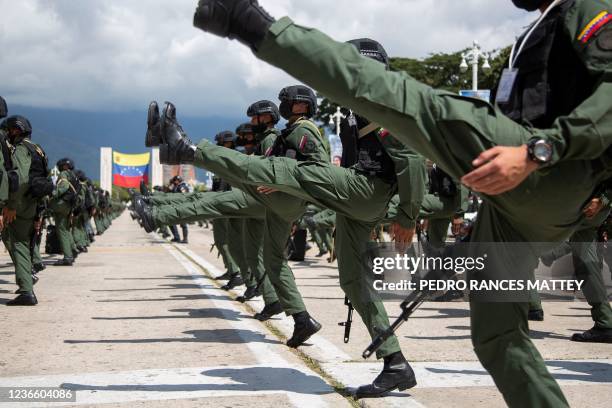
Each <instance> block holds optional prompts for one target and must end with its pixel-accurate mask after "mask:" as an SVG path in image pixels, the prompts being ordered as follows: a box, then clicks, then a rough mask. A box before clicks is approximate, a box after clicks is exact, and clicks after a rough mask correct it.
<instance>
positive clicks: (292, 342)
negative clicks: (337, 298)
mask: <svg viewBox="0 0 612 408" xmlns="http://www.w3.org/2000/svg"><path fill="white" fill-rule="evenodd" d="M292 317H293V321H294V322H295V325H294V326H293V335H292V336H291V338H290V339H289V340H287V345H288V346H289V347H291V348H298V347H299V346H301V345H302V344H304V342H305V341H306V340H308V339H309V338H310V337H311V336H312V335H313V334H315V333H316V332H318V331H319V330H321V324H320V323H319V322H317V321H316V320H315V319H313V318H312V317H311V316H310V315H309V314H308V312H306V311H304V312H299V313H296V314H294V315H292Z"/></svg>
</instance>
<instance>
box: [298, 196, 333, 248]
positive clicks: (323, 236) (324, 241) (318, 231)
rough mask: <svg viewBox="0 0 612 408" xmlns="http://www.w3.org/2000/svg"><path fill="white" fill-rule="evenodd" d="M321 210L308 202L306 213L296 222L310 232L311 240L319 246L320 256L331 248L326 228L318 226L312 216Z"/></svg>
mask: <svg viewBox="0 0 612 408" xmlns="http://www.w3.org/2000/svg"><path fill="white" fill-rule="evenodd" d="M322 211H323V210H322V209H321V208H319V207H317V206H315V205H312V204H309V205H308V207H307V208H306V213H305V214H304V216H303V217H302V218H301V219H300V221H299V223H298V227H299V228H300V229H307V230H308V233H309V234H310V238H311V240H312V241H313V242H314V243H315V244H316V245H317V248H319V255H318V256H321V255H323V254H325V253H327V252H328V251H331V250H332V247H331V236H330V237H329V239H328V236H327V235H328V234H327V232H328V231H327V230H328V229H327V228H322V227H318V226H317V225H316V224H315V223H314V217H315V215H317V214H318V213H320V212H322Z"/></svg>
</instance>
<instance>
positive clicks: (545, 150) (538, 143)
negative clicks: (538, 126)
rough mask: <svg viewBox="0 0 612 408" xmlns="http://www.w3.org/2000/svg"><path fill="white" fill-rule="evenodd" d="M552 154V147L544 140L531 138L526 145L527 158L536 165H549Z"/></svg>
mask: <svg viewBox="0 0 612 408" xmlns="http://www.w3.org/2000/svg"><path fill="white" fill-rule="evenodd" d="M552 153H553V149H552V145H551V144H550V143H549V142H547V141H546V140H544V139H538V138H533V139H531V140H529V142H528V143H527V156H528V157H529V159H530V160H532V161H534V162H536V163H538V164H546V163H550V161H551V160H552Z"/></svg>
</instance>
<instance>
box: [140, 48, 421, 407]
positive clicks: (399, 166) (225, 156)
mask: <svg viewBox="0 0 612 408" xmlns="http://www.w3.org/2000/svg"><path fill="white" fill-rule="evenodd" d="M351 43H352V44H353V46H354V47H356V48H358V49H359V50H360V52H362V53H363V54H365V55H368V56H372V57H373V58H376V59H377V60H379V61H382V62H384V63H387V55H386V52H385V51H384V49H383V48H382V47H381V46H380V44H378V43H376V42H375V41H372V40H369V39H360V40H354V41H352V42H351ZM280 111H281V114H283V105H282V104H281V109H280ZM149 123H150V124H151V121H149ZM160 123H161V129H162V135H163V137H164V138H165V139H164V140H168V142H167V143H169V144H168V145H167V146H166V147H164V144H162V145H161V148H160V151H166V150H167V151H168V153H167V154H166V153H164V154H161V155H160V160H167V158H168V157H169V156H170V155H175V156H173V157H176V158H177V159H178V160H184V161H186V162H193V163H194V164H195V165H196V166H201V167H204V168H207V169H208V170H210V171H214V172H215V173H217V174H220V175H222V176H223V177H225V178H227V179H228V180H229V181H230V182H232V183H233V182H240V183H243V184H247V185H254V186H256V185H263V186H264V187H260V188H259V191H261V192H263V193H264V194H267V193H270V192H274V191H275V190H276V189H278V190H279V191H283V192H286V193H289V194H291V195H292V196H294V197H296V198H300V199H303V200H305V201H308V202H313V203H316V204H318V205H320V206H322V207H328V208H330V209H333V210H335V211H336V251H337V256H338V267H339V270H340V285H341V287H342V289H343V290H344V291H345V293H346V294H347V297H348V298H349V300H350V301H351V303H352V304H353V306H354V308H355V310H357V312H358V313H359V314H360V316H361V318H362V320H363V321H364V323H365V324H366V327H367V328H368V330H369V332H370V334H371V335H372V337H375V336H376V335H377V330H376V328H380V329H384V328H386V327H388V326H389V319H388V317H387V313H386V311H385V309H384V306H383V304H382V302H381V301H380V300H379V299H378V298H377V296H376V295H375V294H374V293H373V290H372V286H371V282H370V280H369V279H368V271H369V270H370V268H369V265H368V263H367V259H366V257H365V255H366V249H367V248H366V246H367V242H368V241H369V237H370V234H371V231H372V229H373V228H374V227H375V226H376V225H377V224H378V223H379V221H381V220H382V219H383V218H384V216H385V214H386V211H387V206H388V203H389V201H390V199H391V197H392V196H393V195H394V194H395V192H396V191H397V189H398V185H399V186H401V188H400V189H399V194H400V197H401V205H400V209H401V211H400V215H399V216H398V222H397V223H395V224H394V225H393V228H394V231H395V236H396V241H397V242H398V244H400V245H401V246H404V247H405V246H407V245H409V243H410V242H411V241H412V236H413V234H414V228H415V222H416V218H417V216H418V212H419V208H420V206H421V200H422V197H423V194H424V185H425V174H426V170H425V162H424V159H423V158H422V157H420V156H419V155H417V154H415V153H413V152H411V151H409V150H408V149H406V148H405V147H404V146H403V145H401V144H400V143H398V142H397V141H396V140H395V138H394V137H392V136H390V135H388V134H386V133H384V134H383V133H381V132H380V126H379V125H377V124H376V123H372V122H371V121H369V120H368V119H366V118H364V117H362V116H358V115H353V114H351V115H349V116H348V117H347V118H346V119H345V120H344V121H343V123H342V125H341V134H342V135H343V136H344V135H345V136H344V137H341V139H343V155H344V152H345V151H346V152H350V149H349V148H348V147H347V146H344V141H345V140H347V141H349V140H350V142H351V146H352V147H353V148H354V150H355V152H351V153H353V154H352V155H351V156H350V157H351V158H352V160H351V159H348V158H347V161H346V163H345V165H346V167H348V168H346V167H336V166H334V165H333V164H331V163H330V162H329V161H327V162H324V161H320V162H305V163H302V162H300V161H296V160H293V159H292V158H291V157H289V158H287V157H282V158H280V157H277V158H274V160H273V159H265V158H264V159H262V158H257V157H252V156H246V157H245V156H242V155H238V154H236V153H235V152H232V151H230V150H228V149H220V148H218V147H216V146H211V145H210V143H208V142H207V141H202V142H200V144H199V145H198V146H197V148H196V147H195V146H193V145H191V142H187V140H188V139H186V136H185V135H184V133H182V130H180V127H178V124H177V123H176V119H175V117H174V109H173V107H168V106H167V107H166V109H165V111H164V115H163V117H162V119H161V120H160ZM177 132H178V133H177ZM171 138H174V139H175V140H174V141H173V142H172V143H174V144H173V145H172V144H170V143H171V142H170V140H171ZM299 140H300V142H299V148H300V150H302V149H303V148H304V147H305V148H307V146H308V142H309V140H308V139H306V136H302V137H301V138H300V139H299ZM183 143H187V144H183ZM302 146H303V147H302ZM296 156H297V155H296ZM272 194H274V193H272ZM296 198H294V199H291V200H292V201H294V200H295V199H296ZM377 356H378V357H379V358H383V359H384V368H383V371H382V373H381V374H380V375H379V376H378V377H377V378H376V379H375V380H374V382H373V383H372V384H369V385H365V386H362V387H359V389H358V390H357V396H358V397H375V396H380V395H382V394H384V393H386V392H388V391H390V390H393V389H397V388H399V389H401V390H403V389H407V388H410V387H413V386H414V385H416V380H415V378H414V373H413V372H412V369H411V367H410V365H409V364H408V362H407V361H406V359H405V358H404V356H403V355H402V353H401V351H400V348H399V343H398V341H397V339H396V338H395V337H391V338H389V339H388V340H387V341H386V342H385V343H384V344H383V346H382V347H381V348H380V349H379V350H378V351H377Z"/></svg>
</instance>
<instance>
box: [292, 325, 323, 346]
mask: <svg viewBox="0 0 612 408" xmlns="http://www.w3.org/2000/svg"><path fill="white" fill-rule="evenodd" d="M322 327H323V326H322V325H321V324H319V327H317V329H316V330H315V331H313V332H312V333H310V334H309V335H308V336H307V337H305V338H304V339H303V340H302V341H300V342H299V343H298V344H296V345H293V344H289V341H287V346H289V347H291V348H298V347H300V346H301V345H303V344H304V343H306V342H307V341H308V339H309V338H311V337H312V336H314V335H315V334H317V333H318V332H319V331H320V330H321V328H322ZM289 340H291V339H289Z"/></svg>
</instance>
